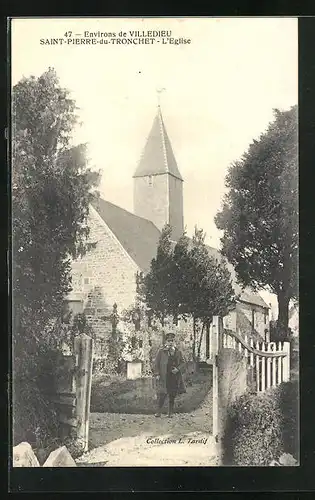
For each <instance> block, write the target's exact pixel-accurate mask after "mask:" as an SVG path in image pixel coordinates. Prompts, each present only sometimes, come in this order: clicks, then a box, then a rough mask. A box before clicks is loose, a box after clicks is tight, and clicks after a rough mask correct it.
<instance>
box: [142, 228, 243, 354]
mask: <svg viewBox="0 0 315 500" xmlns="http://www.w3.org/2000/svg"><path fill="white" fill-rule="evenodd" d="M169 234H170V233H169V227H168V226H167V227H166V228H165V229H164V231H163V232H162V235H161V239H160V243H159V246H158V251H157V258H156V259H153V260H152V264H151V269H150V271H149V273H148V274H147V275H146V276H145V277H144V280H143V287H142V297H143V300H144V301H145V302H146V304H147V306H148V307H150V308H151V309H152V310H153V311H154V313H155V315H156V316H157V317H159V318H160V319H162V320H164V319H165V318H166V317H167V316H173V320H174V322H177V319H178V318H184V319H186V318H188V317H191V318H193V354H194V355H195V354H196V346H197V328H196V326H197V322H198V321H200V322H201V324H202V330H201V336H200V338H199V343H198V349H197V351H198V354H197V356H199V355H200V348H201V342H202V335H203V332H204V329H209V326H210V323H211V321H212V317H213V316H214V315H220V316H225V315H226V314H227V313H228V311H229V309H230V308H231V307H232V306H233V305H234V303H235V296H234V291H233V287H232V284H231V280H230V273H229V271H228V269H227V267H226V266H225V264H224V263H223V262H216V260H215V259H214V258H213V257H211V256H210V255H209V250H208V248H207V246H206V244H205V241H204V240H205V234H204V232H203V230H198V229H197V228H196V229H195V234H194V236H193V238H192V239H189V238H188V237H187V236H186V234H184V235H183V236H182V237H181V238H180V239H179V240H178V242H177V243H176V244H175V245H174V244H173V245H172V244H171V242H170V239H169Z"/></svg>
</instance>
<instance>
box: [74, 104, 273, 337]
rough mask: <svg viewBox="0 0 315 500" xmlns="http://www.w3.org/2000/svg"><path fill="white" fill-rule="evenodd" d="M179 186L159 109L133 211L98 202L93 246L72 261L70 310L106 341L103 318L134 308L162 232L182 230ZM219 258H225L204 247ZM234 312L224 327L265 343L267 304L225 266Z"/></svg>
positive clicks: (137, 175)
mask: <svg viewBox="0 0 315 500" xmlns="http://www.w3.org/2000/svg"><path fill="white" fill-rule="evenodd" d="M183 183H184V180H183V178H182V176H181V173H180V171H179V168H178V165H177V162H176V159H175V156H174V153H173V149H172V146H171V142H170V139H169V136H168V133H167V130H166V127H165V123H164V120H163V116H162V112H161V108H160V106H158V109H157V113H156V116H155V118H154V121H153V125H152V128H151V131H150V133H149V135H148V137H147V140H146V143H145V146H144V149H143V152H142V155H141V158H140V161H139V163H138V165H137V168H136V169H135V172H134V175H133V189H134V213H131V212H128V211H127V210H124V209H123V208H121V207H119V206H116V205H114V204H113V203H110V202H108V201H106V200H104V199H101V198H97V199H95V201H93V202H92V204H91V206H90V213H89V222H88V223H89V227H90V236H89V241H90V243H93V244H94V245H93V248H92V249H91V250H90V251H89V252H88V253H87V254H86V255H85V256H84V257H82V258H80V259H78V260H76V261H74V262H73V263H72V287H73V290H72V292H71V294H70V295H69V297H68V302H69V303H70V304H71V308H72V310H73V311H74V312H75V311H80V310H82V309H83V310H84V312H85V314H86V316H87V318H88V319H89V321H90V322H91V324H92V326H93V329H94V332H95V334H96V336H97V337H99V338H104V336H106V331H108V326H106V317H108V314H110V312H111V311H112V308H113V305H114V304H117V311H118V314H119V313H120V312H121V311H123V310H126V309H128V308H129V307H132V306H133V305H135V299H136V286H137V284H136V276H137V273H139V272H142V273H146V272H148V270H149V269H150V263H151V260H152V259H153V258H154V257H155V256H156V250H157V245H158V241H159V237H160V235H161V230H162V228H163V227H164V226H165V224H170V226H171V227H172V239H173V240H174V241H177V240H178V239H179V238H180V236H181V235H182V234H183V232H184V211H183ZM208 249H209V253H210V254H211V255H212V256H214V257H215V258H216V259H217V260H222V259H223V256H222V255H221V254H220V252H219V251H218V250H216V249H215V248H211V247H208ZM228 268H229V270H230V272H231V277H232V282H233V286H234V289H235V293H236V294H237V295H238V297H239V299H238V301H237V304H236V308H235V310H234V311H232V312H231V313H230V314H229V315H228V316H227V317H225V318H224V327H225V328H227V329H231V330H233V331H238V332H239V333H240V334H242V335H245V334H247V335H251V336H252V337H253V338H254V339H256V340H264V341H269V306H268V305H267V304H266V303H265V301H264V300H263V299H262V297H261V296H260V295H259V294H257V293H254V292H253V291H252V290H250V289H249V288H245V289H241V288H240V286H239V285H238V284H237V282H236V276H235V271H234V269H233V266H231V265H230V264H228Z"/></svg>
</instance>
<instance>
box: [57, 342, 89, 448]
mask: <svg viewBox="0 0 315 500" xmlns="http://www.w3.org/2000/svg"><path fill="white" fill-rule="evenodd" d="M92 359H93V340H92V338H91V337H88V336H87V335H80V336H78V337H76V338H75V340H74V349H73V354H70V355H61V357H60V360H59V363H58V366H57V367H56V394H55V395H54V397H53V400H54V402H55V404H56V407H57V411H58V419H59V423H60V433H61V438H63V439H64V438H66V437H68V436H72V435H73V434H74V435H75V437H76V438H77V439H78V440H80V442H82V443H83V448H84V451H87V450H88V440H89V416H90V400H91V385H92Z"/></svg>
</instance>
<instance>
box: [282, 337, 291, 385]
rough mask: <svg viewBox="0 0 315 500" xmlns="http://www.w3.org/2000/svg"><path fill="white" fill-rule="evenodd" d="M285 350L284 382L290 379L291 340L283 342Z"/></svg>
mask: <svg viewBox="0 0 315 500" xmlns="http://www.w3.org/2000/svg"><path fill="white" fill-rule="evenodd" d="M283 352H285V353H286V356H285V357H284V358H283V365H282V366H283V382H288V381H289V380H290V342H283Z"/></svg>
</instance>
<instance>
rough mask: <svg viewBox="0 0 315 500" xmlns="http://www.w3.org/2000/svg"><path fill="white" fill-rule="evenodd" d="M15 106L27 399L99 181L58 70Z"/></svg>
mask: <svg viewBox="0 0 315 500" xmlns="http://www.w3.org/2000/svg"><path fill="white" fill-rule="evenodd" d="M12 101H13V102H12V128H13V149H12V260H13V269H12V271H13V285H12V294H13V309H14V315H13V359H14V363H15V364H14V371H15V377H14V382H15V387H14V389H15V391H16V395H17V394H18V393H19V396H20V397H22V396H23V390H18V389H19V388H20V389H21V387H23V384H24V385H25V384H26V383H31V381H32V377H34V373H36V366H37V361H38V359H37V358H38V356H39V355H40V354H39V353H40V348H39V345H42V346H44V345H46V346H48V345H49V344H50V343H51V341H53V340H54V338H56V339H58V336H60V329H59V328H58V320H59V319H60V317H61V315H62V312H63V299H64V297H65V295H66V294H67V293H68V292H69V291H70V290H71V275H70V270H71V258H75V257H77V256H78V255H80V254H83V253H84V252H85V251H86V250H87V248H88V246H87V237H88V234H89V228H88V226H87V216H88V207H89V202H90V201H91V197H92V196H94V195H95V193H93V188H95V187H96V185H97V183H98V180H99V174H98V173H97V172H93V171H92V170H91V169H90V168H89V167H88V162H87V158H86V146H85V145H83V144H81V145H78V146H73V145H71V132H72V130H73V127H74V126H75V124H76V123H77V116H76V109H77V108H76V106H75V102H74V101H73V100H72V99H71V98H70V94H69V92H68V91H67V90H66V89H63V88H62V87H61V86H60V84H59V80H58V77H57V75H56V73H55V71H54V70H53V69H51V68H50V69H49V70H48V71H46V72H45V73H44V74H42V75H41V76H40V77H39V78H35V77H33V76H32V77H30V78H23V79H22V80H20V81H19V82H18V83H17V84H16V85H15V86H14V88H13V94H12ZM34 384H35V382H34ZM16 397H17V398H18V396H16ZM22 399H23V397H22ZM16 402H17V403H18V399H17V400H16ZM20 402H21V400H20ZM33 403H34V402H32V401H31V402H29V406H30V404H33ZM25 404H26V402H25V401H24V403H21V404H20V408H21V407H23V405H24V406H25ZM35 404H36V403H35ZM26 411H27V410H26Z"/></svg>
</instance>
